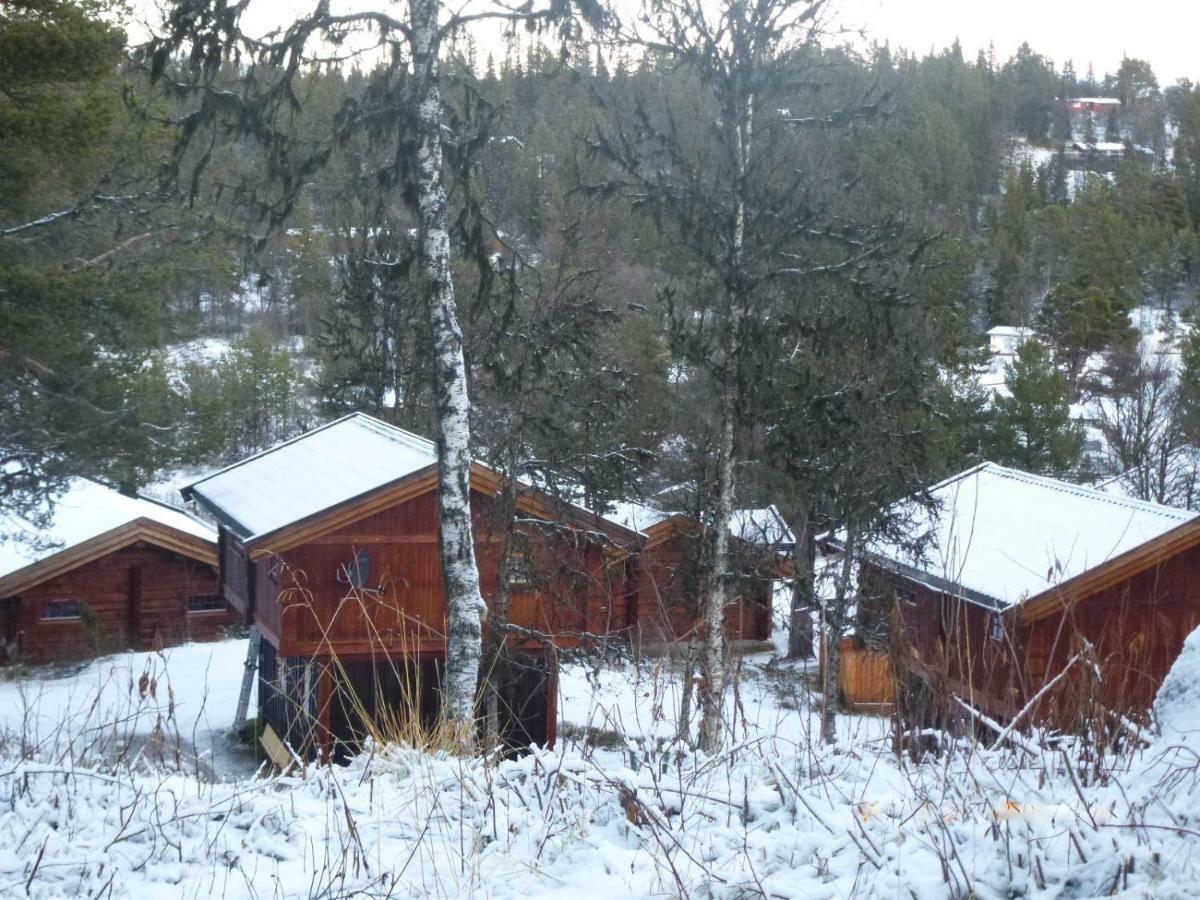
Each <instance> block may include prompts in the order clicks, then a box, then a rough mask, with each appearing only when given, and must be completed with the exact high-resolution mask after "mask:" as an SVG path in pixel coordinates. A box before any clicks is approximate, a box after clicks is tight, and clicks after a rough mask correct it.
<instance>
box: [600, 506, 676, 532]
mask: <svg viewBox="0 0 1200 900" xmlns="http://www.w3.org/2000/svg"><path fill="white" fill-rule="evenodd" d="M609 506H610V509H609V511H608V512H607V513H605V514H604V518H605V519H607V520H608V521H610V522H612V523H614V524H616V525H620V526H621V527H622V528H628V529H629V530H630V531H636V532H638V533H639V534H645V533H646V530H647V529H649V528H653V527H654V526H655V525H657V524H659V523H660V522H665V521H666V520H667V519H669V518H671V517H672V516H673V515H675V514H674V513H671V512H667V511H666V510H662V509H657V508H655V507H653V506H647V505H646V504H645V503H638V502H637V501H636V500H618V501H617V502H615V503H611V504H609Z"/></svg>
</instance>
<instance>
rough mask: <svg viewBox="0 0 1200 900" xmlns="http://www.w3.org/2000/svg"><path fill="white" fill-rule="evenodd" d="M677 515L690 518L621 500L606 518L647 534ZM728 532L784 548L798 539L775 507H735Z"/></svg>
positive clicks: (686, 515)
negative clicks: (649, 530) (651, 529)
mask: <svg viewBox="0 0 1200 900" xmlns="http://www.w3.org/2000/svg"><path fill="white" fill-rule="evenodd" d="M676 516H681V517H688V518H690V516H688V514H686V513H680V512H670V511H667V510H663V509H658V508H657V507H653V506H648V505H647V504H645V503H638V502H636V501H633V500H622V501H619V502H617V503H613V504H611V510H610V511H609V512H608V513H606V514H605V516H604V518H606V519H608V520H609V521H610V522H613V523H615V524H617V525H620V526H621V527H622V528H628V529H629V530H630V531H637V532H639V533H642V534H645V532H646V531H647V529H650V528H653V527H654V526H655V525H658V524H660V523H662V522H665V521H666V520H667V519H671V518H674V517H676ZM729 533H730V534H731V535H733V536H734V537H736V538H739V539H741V540H743V541H745V542H746V543H749V544H763V545H765V546H771V547H783V546H786V545H788V544H793V543H795V540H796V539H795V538H794V537H793V536H792V532H791V529H789V528H788V526H787V523H786V522H784V520H783V516H782V515H780V514H779V510H777V509H776V508H775V507H774V506H765V507H762V508H761V509H735V510H734V511H733V519H732V521H730V523H729Z"/></svg>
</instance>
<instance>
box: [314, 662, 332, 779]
mask: <svg viewBox="0 0 1200 900" xmlns="http://www.w3.org/2000/svg"><path fill="white" fill-rule="evenodd" d="M318 665H319V666H320V671H319V672H318V674H317V734H316V739H317V740H316V743H317V758H318V759H319V760H320V761H321V762H322V763H328V762H332V761H333V662H332V661H331V660H328V659H322V660H321V661H319V662H318Z"/></svg>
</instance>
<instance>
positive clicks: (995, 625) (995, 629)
mask: <svg viewBox="0 0 1200 900" xmlns="http://www.w3.org/2000/svg"><path fill="white" fill-rule="evenodd" d="M988 636H989V637H990V638H991V639H992V640H993V641H996V642H997V643H1002V642H1003V641H1004V616H1003V615H1001V614H1000V613H992V618H991V623H990V629H989V632H988Z"/></svg>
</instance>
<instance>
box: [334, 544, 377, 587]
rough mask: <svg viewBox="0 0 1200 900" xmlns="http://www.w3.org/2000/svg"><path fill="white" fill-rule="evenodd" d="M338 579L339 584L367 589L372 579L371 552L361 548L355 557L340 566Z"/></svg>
mask: <svg viewBox="0 0 1200 900" xmlns="http://www.w3.org/2000/svg"><path fill="white" fill-rule="evenodd" d="M337 580H338V583H339V584H348V585H350V587H352V588H357V589H358V590H365V589H366V588H367V585H368V584H369V583H370V581H371V554H370V553H368V552H367V551H366V550H359V551H358V552H357V553H355V554H354V558H353V559H352V560H350V561H349V562H347V563H343V564H342V566H341V567H340V569H339V571H338V574H337Z"/></svg>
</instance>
